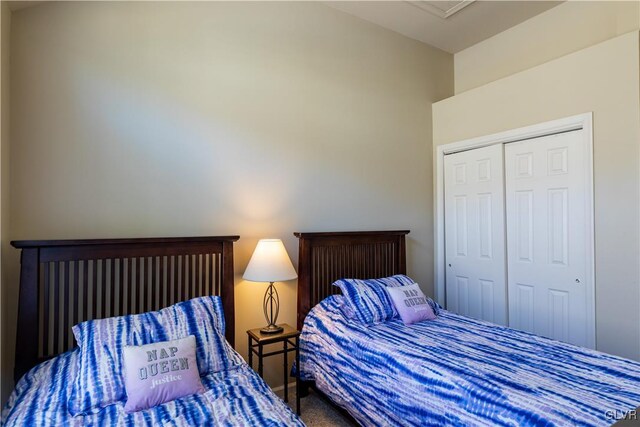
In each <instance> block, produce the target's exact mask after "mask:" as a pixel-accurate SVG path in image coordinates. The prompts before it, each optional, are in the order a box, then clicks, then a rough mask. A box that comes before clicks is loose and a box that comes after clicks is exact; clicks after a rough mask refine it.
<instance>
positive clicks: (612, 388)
mask: <svg viewBox="0 0 640 427" xmlns="http://www.w3.org/2000/svg"><path fill="white" fill-rule="evenodd" d="M407 233H408V231H395V232H367V233H296V236H297V237H298V238H299V239H300V241H299V247H300V251H299V265H298V268H299V281H298V328H301V329H302V334H301V336H300V367H299V372H300V376H301V378H302V379H303V380H306V381H307V383H308V385H312V386H314V387H315V388H316V389H317V390H318V391H320V392H321V393H322V394H324V395H326V396H327V397H328V398H329V399H330V400H331V401H332V402H333V403H334V404H335V405H337V406H338V407H340V408H342V409H344V410H346V411H347V412H348V413H349V415H350V416H351V417H352V418H353V419H355V420H356V421H357V422H358V423H360V424H362V425H365V426H379V425H385V426H416V425H421V426H426V425H433V426H444V425H455V426H524V425H542V426H551V425H558V426H565V425H572V426H594V425H610V424H613V423H614V422H615V421H616V419H620V418H622V417H624V416H625V414H628V413H629V412H630V411H634V410H635V409H636V408H637V407H638V405H640V363H638V362H634V361H630V360H626V359H623V358H619V357H616V356H611V355H607V354H604V353H600V352H597V351H592V350H588V349H584V348H580V347H576V346H573V345H570V344H564V343H561V342H558V341H554V340H550V339H547V338H543V337H539V336H535V335H531V334H529V333H525V332H521V331H517V330H514V329H510V328H506V327H502V326H498V325H494V324H491V323H488V322H483V321H479V320H474V319H471V318H468V317H465V316H460V315H456V314H454V313H451V312H448V311H446V310H444V309H441V308H440V309H439V310H438V307H436V311H438V315H437V318H436V319H434V320H428V321H422V322H419V323H414V324H411V325H405V324H404V323H403V322H402V321H400V319H398V318H397V317H395V318H392V319H390V320H387V321H384V322H380V323H377V324H367V325H365V324H363V323H361V322H360V321H359V320H357V319H355V318H353V317H352V316H349V315H348V314H347V313H345V311H344V310H342V307H343V306H344V302H345V301H344V299H345V296H344V295H341V294H340V289H339V288H338V287H336V286H332V285H331V284H332V283H333V282H334V281H335V280H338V279H341V278H345V277H349V278H360V279H371V278H380V277H388V276H393V275H397V274H405V273H406V260H405V235H406V234H407ZM631 413H632V414H633V412H631Z"/></svg>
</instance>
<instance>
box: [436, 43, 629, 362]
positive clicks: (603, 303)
mask: <svg viewBox="0 0 640 427" xmlns="http://www.w3.org/2000/svg"><path fill="white" fill-rule="evenodd" d="M638 36H639V35H638V32H631V33H628V34H625V35H622V36H619V37H617V38H614V39H612V40H609V41H606V42H603V43H600V44H597V45H595V46H593V47H590V48H587V49H584V50H581V51H579V52H575V53H573V54H570V55H566V56H564V57H562V58H559V59H556V60H554V61H550V62H547V63H545V64H543V65H540V66H537V67H534V68H531V69H529V70H527V71H524V72H521V73H517V74H514V75H512V76H509V77H506V78H503V79H501V80H497V81H495V82H493V83H489V84H487V85H484V86H482V87H479V88H477V89H473V90H469V91H467V92H464V93H462V94H459V95H456V96H454V97H452V98H449V99H446V100H444V101H441V102H438V103H436V104H435V105H434V106H433V141H434V147H435V146H437V145H441V144H446V143H450V142H455V141H459V140H463V139H468V138H472V137H477V136H482V135H489V134H492V133H496V132H500V131H504V130H508V129H514V128H518V127H523V126H526V125H531V124H535V123H541V122H545V121H549V120H554V119H558V118H562V117H567V116H571V115H575V114H580V113H585V112H589V111H592V112H593V119H594V124H593V134H594V175H595V226H596V230H595V238H596V319H597V321H596V339H597V348H598V349H599V350H601V351H604V352H608V353H613V354H617V355H620V356H624V357H629V358H632V359H635V360H640V312H639V310H638V305H639V303H640V272H639V271H638V259H639V258H640V89H639V76H640V69H639V65H638V63H639V51H640V46H639V37H638Z"/></svg>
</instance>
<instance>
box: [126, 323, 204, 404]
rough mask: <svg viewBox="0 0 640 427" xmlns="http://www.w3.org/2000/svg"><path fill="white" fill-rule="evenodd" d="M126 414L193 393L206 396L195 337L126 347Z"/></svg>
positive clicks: (190, 336)
mask: <svg viewBox="0 0 640 427" xmlns="http://www.w3.org/2000/svg"><path fill="white" fill-rule="evenodd" d="M122 353H123V367H124V386H125V390H126V392H127V403H126V404H125V406H124V410H125V412H127V413H131V412H136V411H140V410H142V409H147V408H152V407H154V406H156V405H160V404H161V403H165V402H169V401H170V400H175V399H178V398H180V397H183V396H188V395H190V394H196V393H203V392H204V387H203V386H202V382H200V373H199V372H198V364H197V361H196V337H195V336H194V335H189V336H188V337H186V338H181V339H178V340H173V341H163V342H157V343H153V344H147V345H140V346H124V347H123V348H122Z"/></svg>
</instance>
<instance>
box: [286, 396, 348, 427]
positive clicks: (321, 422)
mask: <svg viewBox="0 0 640 427" xmlns="http://www.w3.org/2000/svg"><path fill="white" fill-rule="evenodd" d="M276 394H277V395H278V396H279V397H280V398H282V397H283V392H282V391H279V392H277V393H276ZM289 407H291V409H293V410H294V411H295V410H296V390H295V387H291V388H289ZM300 411H301V412H302V415H301V416H300V418H302V421H304V423H305V424H306V425H307V426H309V427H330V426H337V427H338V426H339V427H353V426H355V424H354V423H353V422H352V421H351V420H349V419H348V418H347V417H345V416H344V415H342V414H341V413H340V411H338V410H337V409H336V408H334V407H333V406H331V405H330V404H329V403H328V402H327V401H326V400H325V399H323V398H322V397H320V396H318V394H316V393H315V392H314V391H313V390H310V391H309V395H308V396H306V397H303V398H302V399H300Z"/></svg>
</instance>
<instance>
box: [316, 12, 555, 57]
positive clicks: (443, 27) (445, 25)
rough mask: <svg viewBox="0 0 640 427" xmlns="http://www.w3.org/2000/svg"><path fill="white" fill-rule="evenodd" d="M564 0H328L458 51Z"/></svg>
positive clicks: (420, 39) (416, 38) (454, 51)
mask: <svg viewBox="0 0 640 427" xmlns="http://www.w3.org/2000/svg"><path fill="white" fill-rule="evenodd" d="M560 3H562V2H561V1H480V0H463V1H460V0H457V1H456V0H450V1H401V0H396V1H327V2H325V4H326V5H327V6H329V7H332V8H335V9H338V10H341V11H343V12H346V13H348V14H350V15H353V16H356V17H358V18H361V19H364V20H366V21H369V22H372V23H374V24H377V25H380V26H381V27H384V28H388V29H390V30H393V31H395V32H398V33H400V34H402V35H405V36H407V37H410V38H412V39H415V40H419V41H421V42H424V43H427V44H430V45H431V46H435V47H437V48H440V49H442V50H444V51H447V52H449V53H456V52H459V51H461V50H463V49H466V48H468V47H469V46H473V45H474V44H476V43H479V42H481V41H482V40H485V39H487V38H489V37H491V36H493V35H496V34H498V33H500V32H502V31H504V30H506V29H508V28H511V27H513V26H515V25H517V24H519V23H521V22H523V21H526V20H527V19H529V18H532V17H534V16H536V15H538V14H539V13H542V12H544V11H545V10H548V9H551V8H552V7H554V6H557V5H558V4H560Z"/></svg>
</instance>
